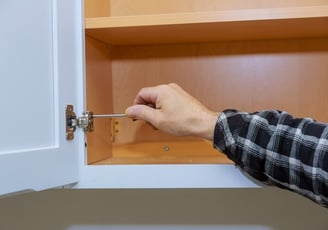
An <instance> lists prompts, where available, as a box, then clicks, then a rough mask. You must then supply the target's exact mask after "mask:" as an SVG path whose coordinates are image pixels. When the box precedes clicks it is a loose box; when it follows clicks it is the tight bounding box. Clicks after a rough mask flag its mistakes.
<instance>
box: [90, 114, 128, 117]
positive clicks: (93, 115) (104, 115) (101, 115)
mask: <svg viewBox="0 0 328 230" xmlns="http://www.w3.org/2000/svg"><path fill="white" fill-rule="evenodd" d="M127 116H128V115H127V114H126V113H112V114H92V118H118V117H127Z"/></svg>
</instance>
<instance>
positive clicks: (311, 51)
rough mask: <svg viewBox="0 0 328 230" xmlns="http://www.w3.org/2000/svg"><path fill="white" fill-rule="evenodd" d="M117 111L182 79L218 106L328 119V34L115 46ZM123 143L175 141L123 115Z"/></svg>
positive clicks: (189, 88) (188, 88)
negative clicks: (145, 90) (146, 91)
mask: <svg viewBox="0 0 328 230" xmlns="http://www.w3.org/2000/svg"><path fill="white" fill-rule="evenodd" d="M112 55H113V57H112V77H113V97H114V102H113V103H114V104H113V108H114V111H117V112H121V111H125V109H126V107H128V106H129V105H131V103H132V102H133V99H134V97H135V95H136V94H137V92H138V91H139V89H140V88H142V87H145V86H151V85H157V84H162V83H170V82H176V83H178V84H179V85H181V86H182V87H183V88H184V89H185V90H186V91H187V92H189V93H191V94H192V95H193V96H195V97H196V98H198V99H199V100H200V101H201V102H203V103H204V104H206V105H207V106H208V107H210V108H211V109H213V110H216V111H222V110H224V109H227V108H236V109H240V110H244V111H249V112H253V111H258V110H263V109H279V110H286V111H288V112H290V113H292V114H294V115H296V116H300V117H314V118H316V119H318V120H321V121H325V122H328V102H327V101H328V91H327V85H328V39H304V40H272V41H242V42H223V43H209V44H182V45H159V46H156V45H154V46H131V47H113V50H112ZM120 122H121V123H120V129H121V130H120V134H119V135H118V136H117V137H116V138H115V140H116V142H117V143H126V142H135V141H138V142H139V141H156V140H171V139H172V137H170V136H168V135H166V134H163V133H161V132H159V131H154V130H153V129H152V128H151V127H150V126H148V125H146V124H144V123H143V122H132V121H130V120H128V119H125V120H120Z"/></svg>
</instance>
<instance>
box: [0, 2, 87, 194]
mask: <svg viewBox="0 0 328 230" xmlns="http://www.w3.org/2000/svg"><path fill="white" fill-rule="evenodd" d="M0 28H1V36H0V108H1V113H0V121H1V132H0V195H4V194H9V193H16V192H21V191H28V190H43V189H47V188H52V187H57V186H61V185H65V184H70V183H74V182H76V181H77V179H78V167H77V164H78V160H77V157H78V152H79V151H81V150H79V149H78V148H79V146H80V145H79V144H82V143H83V134H82V133H81V132H80V133H77V134H76V135H75V140H74V141H67V140H66V137H65V122H66V119H65V105H66V104H74V106H75V109H76V110H79V109H81V110H82V107H83V97H82V96H81V95H83V93H82V82H83V81H82V72H83V71H82V35H81V34H82V16H81V1H78V0H76V1H75V0H74V1H66V0H31V1H20V0H1V2H0ZM78 89H79V90H80V91H78ZM80 93H81V94H80ZM78 100H79V101H78Z"/></svg>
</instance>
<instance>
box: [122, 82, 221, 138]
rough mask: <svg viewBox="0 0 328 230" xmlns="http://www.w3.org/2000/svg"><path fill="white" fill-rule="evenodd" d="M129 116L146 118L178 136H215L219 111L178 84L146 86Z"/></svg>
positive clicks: (159, 127) (161, 128)
mask: <svg viewBox="0 0 328 230" xmlns="http://www.w3.org/2000/svg"><path fill="white" fill-rule="evenodd" d="M126 113H127V115H128V117H130V118H134V119H138V120H144V121H146V122H148V123H150V124H151V125H153V126H154V127H156V128H157V129H159V130H162V131H164V132H167V133H170V134H172V135H175V136H187V135H191V136H198V137H202V138H205V139H208V140H212V139H213V133H214V127H215V123H216V120H217V117H218V113H217V112H213V111H210V110H209V109H207V108H206V107H205V106H204V105H202V104H201V103H200V102H199V101H198V100H196V99H195V98H193V97H192V96H190V95H189V94H188V93H186V92H185V91H184V90H183V89H182V88H181V87H179V86H178V85H177V84H174V83H172V84H168V85H158V86H155V87H147V88H143V89H141V90H140V91H139V93H138V95H137V96H136V98H135V100H134V105H132V106H130V107H129V108H127V110H126Z"/></svg>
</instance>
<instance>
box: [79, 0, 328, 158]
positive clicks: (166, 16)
mask: <svg viewBox="0 0 328 230" xmlns="http://www.w3.org/2000/svg"><path fill="white" fill-rule="evenodd" d="M186 2H187V3H189V4H186ZM85 16H86V22H85V24H86V33H85V34H86V37H85V47H86V49H85V52H86V96H87V110H89V111H93V113H94V114H102V113H124V111H125V109H126V108H127V107H128V106H130V105H131V104H132V102H133V100H134V97H135V95H136V94H137V92H138V91H139V90H140V89H141V88H142V87H145V86H153V85H157V84H166V83H170V82H175V83H177V84H179V85H180V86H182V87H183V88H184V89H185V90H186V91H187V92H189V93H190V94H192V95H193V96H195V97H196V98H198V99H199V100H200V101H201V102H202V103H204V104H205V105H207V106H208V107H209V108H211V109H212V110H215V111H222V110H224V109H227V108H234V109H239V110H243V111H248V112H254V111H259V110H263V109H279V110H286V111H288V112H290V113H292V114H294V115H295V116H299V117H313V118H315V119H317V120H320V121H323V122H328V103H327V101H328V91H327V85H328V3H327V1H319V0H318V1H297V2H295V1H251V0H249V1H237V0H234V1H214V0H189V1H183V0H180V1H179V0H175V1H172V0H166V1H163V0H162V1H161V0H156V1H155V0H154V1H150V0H148V1H147V0H139V1H134V0H111V1H110V0H106V1H105V0H97V1H95V0H86V1H85ZM152 19H153V20H152ZM278 28H280V29H278ZM281 28H282V29H281ZM87 159H88V163H89V164H175V163H186V164H188V163H224V164H225V163H231V162H230V161H229V160H228V159H227V158H226V157H225V156H224V155H223V154H222V153H219V152H218V151H216V150H214V149H213V147H212V143H210V142H209V141H204V140H200V139H196V138H193V137H178V138H177V137H172V136H170V135H167V134H165V133H162V132H160V131H158V130H154V129H153V128H152V127H151V126H149V125H148V124H146V123H144V122H142V121H132V120H131V119H128V118H117V119H95V120H94V132H92V133H88V134H87Z"/></svg>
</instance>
